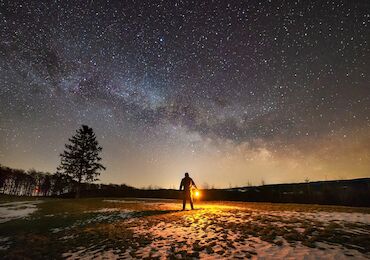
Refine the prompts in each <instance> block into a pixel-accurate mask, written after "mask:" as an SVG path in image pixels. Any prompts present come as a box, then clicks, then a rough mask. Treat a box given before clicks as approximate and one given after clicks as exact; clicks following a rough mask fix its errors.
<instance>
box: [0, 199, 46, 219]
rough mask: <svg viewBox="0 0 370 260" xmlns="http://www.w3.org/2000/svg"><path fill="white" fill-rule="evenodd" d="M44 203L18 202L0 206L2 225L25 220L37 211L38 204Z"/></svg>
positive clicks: (38, 201)
mask: <svg viewBox="0 0 370 260" xmlns="http://www.w3.org/2000/svg"><path fill="white" fill-rule="evenodd" d="M41 202H43V201H40V200H37V201H16V202H8V203H3V204H1V205H0V223H5V222H7V221H10V220H13V219H19V218H25V217H28V216H29V215H31V214H32V213H34V212H35V211H36V210H37V204H39V203H41Z"/></svg>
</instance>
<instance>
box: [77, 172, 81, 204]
mask: <svg viewBox="0 0 370 260" xmlns="http://www.w3.org/2000/svg"><path fill="white" fill-rule="evenodd" d="M81 179H82V176H80V177H79V178H78V183H77V187H76V199H79V198H80V191H81Z"/></svg>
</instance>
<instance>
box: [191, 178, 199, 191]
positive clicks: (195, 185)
mask: <svg viewBox="0 0 370 260" xmlns="http://www.w3.org/2000/svg"><path fill="white" fill-rule="evenodd" d="M191 182H192V183H193V186H194V187H195V188H196V189H198V187H197V185H195V182H194V181H193V179H191Z"/></svg>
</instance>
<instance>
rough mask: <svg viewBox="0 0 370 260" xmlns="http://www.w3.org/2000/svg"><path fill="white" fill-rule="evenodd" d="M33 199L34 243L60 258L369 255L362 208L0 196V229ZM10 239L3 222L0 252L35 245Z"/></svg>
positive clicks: (28, 210)
mask: <svg viewBox="0 0 370 260" xmlns="http://www.w3.org/2000/svg"><path fill="white" fill-rule="evenodd" d="M38 203H47V206H43V207H42V208H43V211H42V214H43V215H41V214H40V212H41V211H40V212H39V213H38V214H37V215H36V216H35V215H34V216H35V217H36V218H40V219H39V220H38V221H39V222H41V223H42V222H43V221H44V222H45V223H47V224H49V225H50V228H49V229H48V232H47V233H46V234H35V236H36V237H35V238H34V239H36V240H35V241H40V239H41V237H42V239H43V240H42V241H45V242H44V243H46V244H45V245H44V246H43V247H39V246H38V245H37V244H36V248H37V250H45V252H44V253H43V254H45V253H46V254H47V253H48V250H47V247H48V245H49V243H50V245H49V246H53V245H54V247H55V246H60V247H61V249H60V251H59V257H60V256H62V257H63V258H66V259H77V258H79V259H127V258H139V259H140V258H156V259H168V258H172V259H176V258H177V259H184V258H186V259H189V258H190V259H191V258H192V259H198V258H201V259H333V260H334V259H335V260H338V259H369V258H370V214H369V212H370V210H367V209H363V210H361V209H355V208H353V209H352V208H344V207H325V206H315V205H310V206H307V205H294V204H268V203H231V202H224V203H223V202H218V203H216V202H215V203H205V202H204V203H198V204H196V210H194V211H190V210H187V211H181V210H180V209H181V208H182V204H181V202H180V201H174V200H157V199H151V200H144V199H109V200H108V199H107V200H104V199H86V200H83V199H82V200H78V201H76V202H74V201H73V200H65V201H64V200H58V201H57V202H55V206H54V204H53V203H54V202H53V201H51V200H49V201H45V202H42V201H24V202H13V203H5V204H0V231H1V228H2V225H7V223H10V222H9V221H11V220H13V219H19V218H22V219H23V220H22V221H23V222H24V225H27V223H30V222H29V220H28V219H27V218H26V217H27V216H29V215H30V214H32V213H34V212H35V211H36V210H37V205H38ZM45 205H46V204H45ZM33 218H34V217H33ZM66 221H67V222H66ZM23 222H22V223H23ZM63 223H64V224H63ZM65 223H68V224H65ZM62 224H63V225H62ZM0 235H1V232H0ZM30 236H31V238H32V237H33V236H34V235H33V234H30ZM40 236H41V237H40ZM23 237H24V238H23ZM17 239H27V235H26V236H24V234H23V233H22V236H21V237H20V238H19V237H18V238H17ZM13 241H15V234H14V235H13V234H12V233H9V230H8V233H6V234H5V233H4V235H2V236H0V244H1V243H3V244H4V246H2V247H0V258H1V252H13V251H12V250H14V252H17V253H18V254H19V252H22V250H24V251H25V252H26V253H25V254H28V252H33V251H34V250H35V249H32V243H29V245H30V246H29V247H30V248H22V247H17V245H21V244H22V243H21V242H19V241H18V243H13ZM27 241H28V242H29V241H30V240H29V239H28V240H27ZM31 241H32V240H31ZM53 243H54V244H53ZM40 248H41V249H40ZM27 250H31V251H27ZM51 258H53V257H51Z"/></svg>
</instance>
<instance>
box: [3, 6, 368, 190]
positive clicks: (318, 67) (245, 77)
mask: <svg viewBox="0 0 370 260" xmlns="http://www.w3.org/2000/svg"><path fill="white" fill-rule="evenodd" d="M81 124H87V125H89V126H91V127H92V128H93V129H94V131H95V132H96V134H97V138H98V141H99V142H100V144H101V145H102V147H103V153H102V157H103V164H104V165H105V166H106V167H107V170H106V171H105V172H104V173H103V174H102V175H101V176H100V179H101V182H104V183H118V184H120V183H126V184H129V185H133V186H136V187H144V186H145V187H147V186H149V185H152V186H159V187H165V188H169V187H175V188H178V184H179V181H180V179H181V177H182V176H183V174H184V172H185V171H189V173H190V175H191V176H192V177H193V178H194V180H195V182H196V183H197V184H198V185H199V186H202V187H207V186H209V187H211V186H215V187H220V188H221V187H230V186H244V185H247V184H253V185H260V184H261V183H262V182H265V183H285V182H303V181H305V180H326V179H327V180H329V179H349V178H357V177H369V176H370V131H369V130H370V2H369V1H367V0H358V1H343V0H328V1H321V0H320V1H303V0H301V1H298V0H296V1H279V0H269V1H224V0H209V1H202V0H200V1H179V0H172V1H170V0H163V1H155V0H141V1H107V0H104V1H97V0H89V1H69V0H63V1H62V0H61V1H58V0H54V1H41V0H38V1H18V0H14V1H4V0H0V163H1V164H3V165H6V166H10V167H15V168H23V169H30V168H35V169H37V170H42V171H49V172H55V170H56V167H57V166H58V164H59V162H60V158H59V154H60V153H61V152H62V151H63V149H64V144H65V143H66V142H67V140H68V138H69V137H71V136H72V135H73V134H74V132H75V130H76V129H77V128H78V127H80V125H81Z"/></svg>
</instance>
